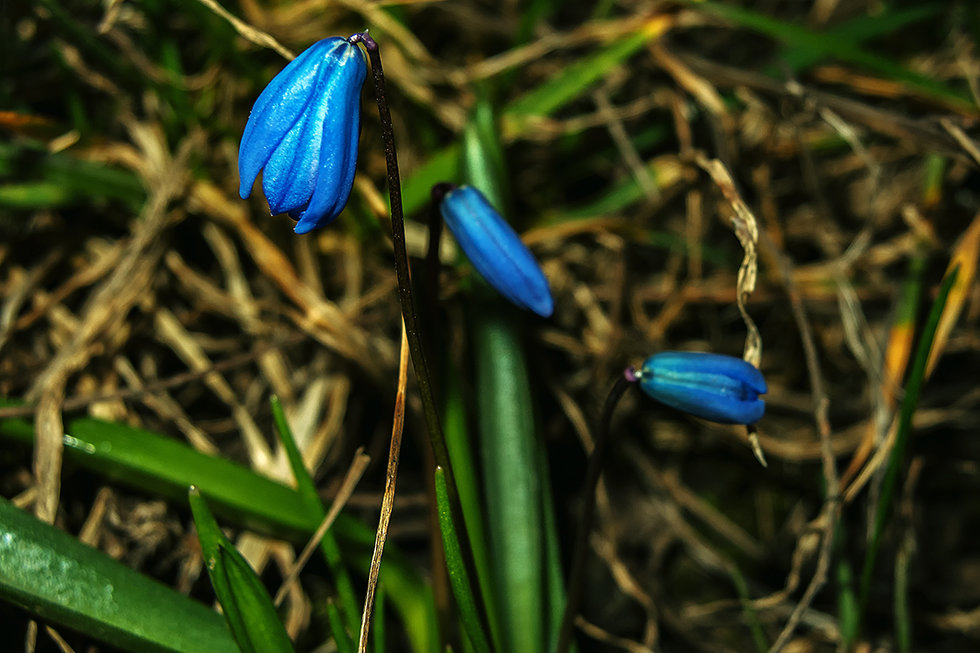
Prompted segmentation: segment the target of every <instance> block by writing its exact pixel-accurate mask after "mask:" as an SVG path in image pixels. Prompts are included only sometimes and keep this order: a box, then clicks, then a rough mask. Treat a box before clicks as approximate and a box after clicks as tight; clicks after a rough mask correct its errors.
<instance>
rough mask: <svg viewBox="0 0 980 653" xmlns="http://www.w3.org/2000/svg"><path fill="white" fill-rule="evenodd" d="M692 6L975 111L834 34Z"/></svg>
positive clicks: (724, 8)
mask: <svg viewBox="0 0 980 653" xmlns="http://www.w3.org/2000/svg"><path fill="white" fill-rule="evenodd" d="M691 4H692V5H693V6H695V7H697V8H698V9H701V10H704V11H706V12H709V13H712V14H715V15H718V16H721V17H723V18H725V19H727V20H730V21H732V22H733V23H736V24H738V25H741V26H742V27H745V28H747V29H751V30H753V31H756V32H759V33H761V34H765V35H766V36H769V37H770V38H773V39H775V40H777V41H780V42H782V43H790V44H793V45H794V46H795V47H797V48H800V49H805V50H808V51H810V52H812V53H813V55H812V56H813V57H815V58H816V59H824V58H826V59H837V60H840V61H845V62H847V63H851V64H857V65H859V66H862V67H863V68H865V69H867V70H870V71H872V72H875V73H877V74H880V75H883V76H885V77H888V78H889V79H892V80H895V81H898V82H902V83H903V84H905V85H906V86H907V87H909V88H911V89H915V90H917V91H919V92H921V93H924V94H926V95H929V96H932V97H935V98H939V99H941V100H943V101H945V102H948V103H949V104H951V105H953V106H955V107H957V108H959V109H963V110H971V109H974V108H975V107H974V106H973V103H972V102H971V101H970V99H969V98H968V97H967V96H966V95H964V94H962V93H959V92H957V91H954V90H953V89H951V88H949V87H947V86H946V85H945V84H942V83H941V82H937V81H936V80H935V79H932V78H931V77H927V76H926V75H920V74H919V73H916V72H913V71H911V70H909V69H907V68H905V67H903V66H901V65H899V64H897V63H895V62H893V61H892V60H891V59H889V58H887V57H881V56H878V55H876V54H872V53H870V52H868V51H866V50H862V49H861V48H859V47H857V46H855V45H854V43H853V41H852V40H850V39H849V38H846V37H841V36H839V35H835V34H834V33H832V32H823V33H820V32H814V31H811V30H809V29H806V28H805V27H801V26H799V25H795V24H793V23H788V22H785V21H781V20H777V19H775V18H770V17H769V16H766V15H764V14H761V13H756V12H753V11H750V10H748V9H742V8H741V7H737V6H734V5H730V4H723V3H718V2H707V1H705V0H697V1H696V2H691Z"/></svg>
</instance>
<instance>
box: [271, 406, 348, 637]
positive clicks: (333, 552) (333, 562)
mask: <svg viewBox="0 0 980 653" xmlns="http://www.w3.org/2000/svg"><path fill="white" fill-rule="evenodd" d="M270 403H271V405H272V419H273V421H274V422H275V424H276V432H277V433H278V434H279V441H280V442H281V443H282V448H283V449H284V450H285V452H286V458H288V459H289V466H290V468H291V469H292V472H293V478H295V479H296V489H297V491H298V492H299V494H300V496H301V497H302V499H303V502H304V503H305V504H306V506H307V508H309V509H310V510H311V511H312V512H314V513H316V514H319V515H321V517H320V518H321V519H323V518H324V517H326V514H327V510H326V508H325V507H324V505H323V502H322V501H321V500H320V494H319V493H318V492H317V490H316V483H315V482H314V481H313V477H312V476H310V472H309V470H307V469H306V465H305V464H304V463H303V455H302V454H301V453H300V451H299V448H298V447H297V446H296V439H295V438H294V437H293V430H292V429H291V428H290V427H289V422H288V421H287V420H286V413H285V411H283V409H282V404H281V403H280V402H279V398H278V397H275V396H273V397H272V398H271V400H270ZM320 549H321V551H322V552H323V557H324V558H325V559H326V561H327V565H328V566H329V567H330V572H331V573H332V574H333V577H334V582H335V583H336V585H337V596H338V597H339V598H340V605H339V606H337V609H338V610H340V613H341V614H342V615H343V617H344V623H346V624H347V630H346V631H343V632H342V634H340V635H338V634H337V630H336V629H334V637H335V638H336V637H341V636H342V637H345V638H350V637H351V636H352V635H351V633H356V632H358V628H359V627H360V613H359V611H358V609H357V598H356V597H355V596H354V584H353V583H352V582H351V578H350V574H348V573H347V568H346V567H345V566H344V563H343V560H342V559H341V555H340V546H339V545H338V544H337V539H336V538H335V537H334V534H333V531H332V529H331V530H328V531H327V532H326V533H324V535H323V538H322V539H321V540H320ZM346 643H347V644H350V646H351V647H353V645H354V644H353V641H348V642H346ZM337 646H338V648H340V647H341V643H340V642H338V643H337Z"/></svg>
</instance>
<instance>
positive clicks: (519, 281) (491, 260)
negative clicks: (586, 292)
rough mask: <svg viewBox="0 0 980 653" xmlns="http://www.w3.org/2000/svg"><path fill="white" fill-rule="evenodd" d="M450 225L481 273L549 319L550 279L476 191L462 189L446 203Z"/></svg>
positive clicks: (445, 216)
mask: <svg viewBox="0 0 980 653" xmlns="http://www.w3.org/2000/svg"><path fill="white" fill-rule="evenodd" d="M440 210H441V212H442V217H443V219H444V220H445V221H446V225H447V226H448V227H449V229H450V230H451V231H452V232H453V236H455V238H456V242H457V243H459V246H460V248H462V250H463V252H464V253H465V254H466V257H467V258H469V259H470V261H471V262H472V263H473V267H475V268H476V270H477V272H479V273H480V275H481V276H482V277H483V278H484V279H486V280H487V282H488V283H489V284H490V285H491V286H493V287H494V288H496V289H497V291H498V292H499V293H500V294H501V295H503V296H504V297H506V298H507V299H509V300H510V301H511V302H513V303H514V304H516V305H518V306H520V307H522V308H526V309H529V310H532V311H534V312H535V313H537V314H538V315H540V316H542V317H548V316H550V315H551V314H552V312H553V311H554V300H553V299H552V297H551V289H550V288H549V287H548V280H547V279H546V278H545V276H544V272H542V271H541V267H540V266H539V265H538V262H537V260H536V259H535V258H534V255H533V254H531V252H530V251H529V250H528V248H527V247H525V245H524V243H522V242H521V239H520V237H518V235H517V233H515V232H514V230H513V229H512V228H511V226H510V225H509V224H507V222H506V221H505V220H504V219H503V218H502V217H501V216H500V214H499V213H497V211H496V210H494V208H493V207H492V206H491V205H490V202H488V201H487V198H486V197H484V196H483V193H481V192H480V191H479V190H477V189H476V188H473V187H472V186H460V187H459V188H456V189H454V190H452V191H450V192H449V193H448V194H446V196H445V198H443V200H442V205H441V207H440Z"/></svg>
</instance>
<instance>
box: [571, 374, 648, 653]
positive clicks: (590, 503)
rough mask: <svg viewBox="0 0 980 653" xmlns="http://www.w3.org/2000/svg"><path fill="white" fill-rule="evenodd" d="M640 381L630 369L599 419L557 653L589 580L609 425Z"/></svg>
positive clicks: (610, 395)
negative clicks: (587, 563) (597, 494)
mask: <svg viewBox="0 0 980 653" xmlns="http://www.w3.org/2000/svg"><path fill="white" fill-rule="evenodd" d="M634 383H636V376H635V375H634V372H633V368H627V370H626V371H625V372H624V373H623V375H622V376H620V377H619V379H618V380H617V381H616V384H615V385H614V386H613V387H612V390H610V391H609V395H608V396H607V397H606V404H605V405H604V406H603V408H602V417H601V418H600V420H599V430H598V431H597V433H596V439H595V444H594V445H593V447H592V453H591V454H590V455H589V464H588V468H587V469H586V472H585V494H584V495H583V496H582V516H581V518H580V519H579V524H578V532H577V533H576V534H575V550H574V553H573V554H572V569H571V572H570V575H569V579H568V599H567V601H566V603H565V612H564V614H562V617H561V629H560V630H559V631H558V645H557V646H556V647H555V651H556V653H566V651H568V647H569V646H570V645H571V643H572V627H573V625H574V622H575V616H576V615H577V614H578V607H579V603H580V602H581V600H582V589H583V582H584V580H585V557H586V553H587V552H588V550H589V533H590V532H591V531H592V517H593V515H594V514H595V491H596V487H597V486H598V485H599V474H600V473H601V472H602V462H603V459H604V458H605V452H606V445H607V444H608V442H609V426H610V424H611V423H612V416H613V411H614V410H616V406H617V405H618V404H619V400H620V399H621V398H622V397H623V394H624V393H625V392H626V390H627V389H628V388H629V387H630V386H631V385H632V384H634Z"/></svg>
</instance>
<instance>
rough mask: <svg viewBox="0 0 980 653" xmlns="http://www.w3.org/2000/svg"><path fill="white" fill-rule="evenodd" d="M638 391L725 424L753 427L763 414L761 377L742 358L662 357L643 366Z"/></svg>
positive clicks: (695, 354) (678, 354)
mask: <svg viewBox="0 0 980 653" xmlns="http://www.w3.org/2000/svg"><path fill="white" fill-rule="evenodd" d="M638 376H639V379H640V387H641V388H642V389H643V391H644V392H646V393H647V394H648V395H650V396H651V397H653V398H654V399H656V400H657V401H660V402H662V403H664V404H667V405H668V406H671V407H673V408H676V409H678V410H682V411H684V412H687V413H691V414H692V415H696V416H698V417H703V418H704V419H709V420H712V421H714V422H722V423H727V424H752V423H754V422H757V421H758V420H759V419H761V418H762V415H763V414H764V413H765V409H766V406H765V402H763V400H762V399H760V398H759V395H760V394H765V393H766V391H767V387H766V381H765V378H763V376H762V373H761V372H760V371H759V370H758V369H757V368H756V367H755V366H753V365H751V364H750V363H747V362H745V361H744V360H742V359H741V358H735V357H733V356H723V355H721V354H709V353H699V352H664V353H660V354H655V355H653V356H651V357H650V358H648V359H646V360H645V361H644V362H643V366H642V367H641V368H640V371H639V374H638Z"/></svg>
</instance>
